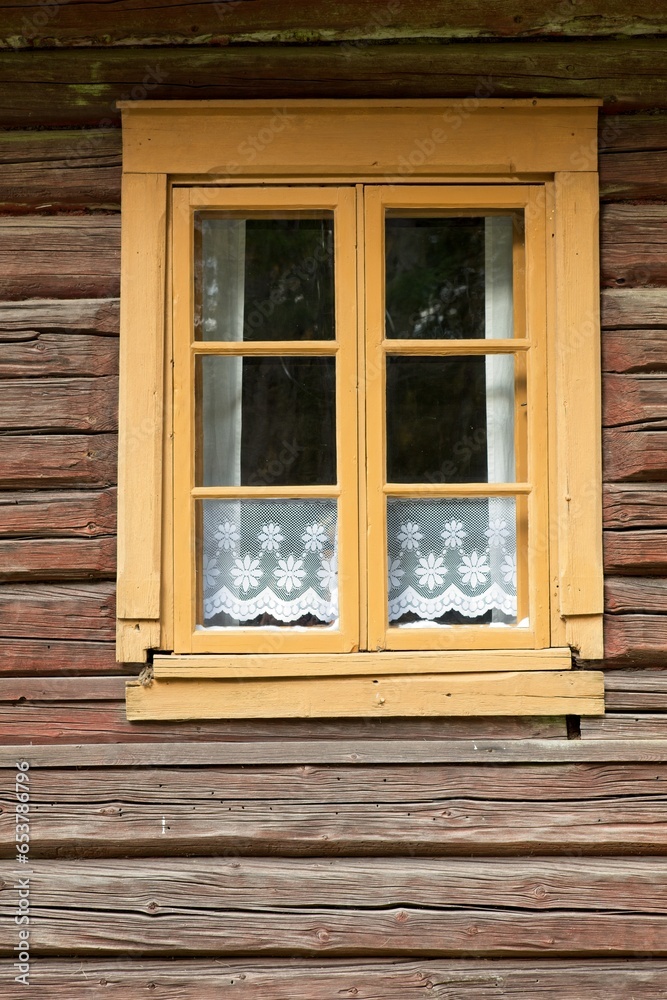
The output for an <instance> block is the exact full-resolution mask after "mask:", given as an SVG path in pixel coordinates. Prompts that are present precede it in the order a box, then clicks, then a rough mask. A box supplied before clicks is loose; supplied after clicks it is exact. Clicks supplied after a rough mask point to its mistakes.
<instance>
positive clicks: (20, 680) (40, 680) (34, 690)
mask: <svg viewBox="0 0 667 1000" xmlns="http://www.w3.org/2000/svg"><path fill="white" fill-rule="evenodd" d="M126 680H127V678H125V677H0V702H11V701H38V702H42V701H118V699H119V698H122V697H123V696H124V693H125V682H126Z"/></svg>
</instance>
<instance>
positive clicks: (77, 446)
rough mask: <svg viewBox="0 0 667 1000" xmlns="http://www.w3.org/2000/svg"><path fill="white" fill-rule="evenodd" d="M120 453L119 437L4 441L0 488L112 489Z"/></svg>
mask: <svg viewBox="0 0 667 1000" xmlns="http://www.w3.org/2000/svg"><path fill="white" fill-rule="evenodd" d="M117 451H118V441H117V438H116V435H115V434H45V435H32V436H28V437H24V436H21V437H17V436H5V437H0V486H2V487H4V488H10V489H14V488H16V489H20V488H22V487H23V488H33V489H34V488H35V487H47V488H53V487H60V486H111V485H114V484H115V482H116V466H117Z"/></svg>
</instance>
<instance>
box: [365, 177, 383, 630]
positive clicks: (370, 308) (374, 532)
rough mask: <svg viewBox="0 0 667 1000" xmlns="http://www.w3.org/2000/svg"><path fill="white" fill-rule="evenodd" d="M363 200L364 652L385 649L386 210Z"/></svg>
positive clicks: (374, 192)
mask: <svg viewBox="0 0 667 1000" xmlns="http://www.w3.org/2000/svg"><path fill="white" fill-rule="evenodd" d="M364 202H365V213H364V215H365V221H364V235H365V275H366V279H365V280H366V285H365V288H366V323H365V340H366V370H365V373H364V385H365V390H366V422H367V441H368V445H367V463H366V465H367V486H366V503H367V511H368V514H367V528H366V535H367V566H368V574H367V587H368V648H369V650H373V649H384V648H385V645H386V631H387V545H386V542H385V533H386V531H385V523H386V510H385V507H386V498H385V495H384V491H383V486H384V483H385V476H386V461H385V454H386V442H385V426H386V422H385V419H384V409H385V352H384V347H383V340H384V206H383V200H382V189H381V188H379V187H367V188H366V189H365V195H364Z"/></svg>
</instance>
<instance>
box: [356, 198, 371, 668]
mask: <svg viewBox="0 0 667 1000" xmlns="http://www.w3.org/2000/svg"><path fill="white" fill-rule="evenodd" d="M356 211H357V219H356V223H357V228H356V237H357V239H356V244H357V420H358V427H359V432H358V435H357V449H358V462H359V465H358V475H357V489H358V491H359V494H358V495H359V500H358V504H357V510H358V524H359V528H358V531H359V543H358V552H359V648H360V649H368V648H369V647H368V586H367V582H368V551H367V548H366V523H367V503H366V496H367V482H366V474H367V471H366V470H367V467H368V447H367V439H366V336H365V316H366V312H365V309H366V305H365V303H366V259H365V253H364V248H365V246H366V235H365V232H366V226H365V217H364V213H365V202H364V185H363V184H357V185H356Z"/></svg>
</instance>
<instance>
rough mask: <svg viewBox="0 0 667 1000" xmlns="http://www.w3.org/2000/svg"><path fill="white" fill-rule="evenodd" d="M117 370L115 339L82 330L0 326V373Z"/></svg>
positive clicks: (33, 374)
mask: <svg viewBox="0 0 667 1000" xmlns="http://www.w3.org/2000/svg"><path fill="white" fill-rule="evenodd" d="M117 374H118V341H117V340H115V339H112V338H110V337H92V336H86V335H84V334H63V333H39V332H38V331H34V330H29V331H25V332H23V331H12V332H10V333H8V334H7V333H3V331H2V330H0V377H1V378H25V377H28V378H38V377H40V376H42V377H44V376H51V377H53V376H58V375H76V376H82V375H83V376H85V375H92V376H96V377H97V376H100V375H117Z"/></svg>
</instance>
